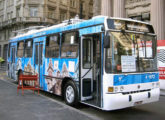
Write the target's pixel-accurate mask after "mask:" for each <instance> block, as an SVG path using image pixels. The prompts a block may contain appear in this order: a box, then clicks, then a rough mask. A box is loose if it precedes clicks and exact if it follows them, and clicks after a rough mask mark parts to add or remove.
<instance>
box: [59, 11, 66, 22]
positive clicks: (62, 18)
mask: <svg viewBox="0 0 165 120" xmlns="http://www.w3.org/2000/svg"><path fill="white" fill-rule="evenodd" d="M66 19H67V14H66V11H65V12H61V13H60V21H64V20H66Z"/></svg>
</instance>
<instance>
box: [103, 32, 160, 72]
mask: <svg viewBox="0 0 165 120" xmlns="http://www.w3.org/2000/svg"><path fill="white" fill-rule="evenodd" d="M109 34H110V36H111V42H110V48H108V49H106V56H105V70H106V72H107V73H121V72H125V73H127V72H152V71H157V60H156V38H155V36H151V35H147V34H136V33H127V32H124V33H123V32H109Z"/></svg>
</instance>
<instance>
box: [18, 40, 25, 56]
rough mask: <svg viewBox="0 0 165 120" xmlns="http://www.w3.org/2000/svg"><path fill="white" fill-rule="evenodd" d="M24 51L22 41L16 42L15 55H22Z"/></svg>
mask: <svg viewBox="0 0 165 120" xmlns="http://www.w3.org/2000/svg"><path fill="white" fill-rule="evenodd" d="M23 53H24V41H21V42H18V46H17V57H23Z"/></svg>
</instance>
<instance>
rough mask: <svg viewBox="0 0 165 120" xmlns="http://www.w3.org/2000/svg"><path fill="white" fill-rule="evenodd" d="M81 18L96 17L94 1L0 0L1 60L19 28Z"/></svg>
mask: <svg viewBox="0 0 165 120" xmlns="http://www.w3.org/2000/svg"><path fill="white" fill-rule="evenodd" d="M77 14H78V15H79V16H80V17H81V18H82V19H89V18H91V17H92V16H93V0H0V57H3V58H4V59H5V60H6V58H7V48H8V40H9V39H10V38H11V37H14V36H16V35H17V32H15V31H18V30H20V29H25V28H28V27H30V26H50V25H53V24H58V23H60V22H62V21H64V20H66V19H70V18H73V17H75V16H76V15H77Z"/></svg>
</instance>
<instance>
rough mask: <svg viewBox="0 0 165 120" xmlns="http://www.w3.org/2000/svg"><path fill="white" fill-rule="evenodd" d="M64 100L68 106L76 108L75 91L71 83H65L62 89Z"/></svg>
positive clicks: (76, 95) (76, 98) (76, 96)
mask: <svg viewBox="0 0 165 120" xmlns="http://www.w3.org/2000/svg"><path fill="white" fill-rule="evenodd" d="M64 100H65V103H66V104H68V105H70V106H76V105H77V103H78V94H77V89H76V86H75V84H74V83H73V82H72V81H69V82H67V83H66V85H65V87H64Z"/></svg>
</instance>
